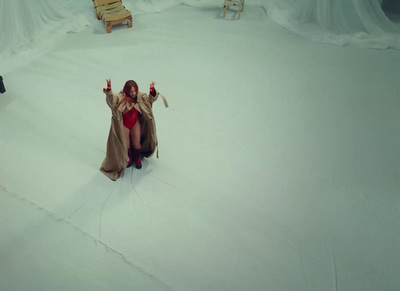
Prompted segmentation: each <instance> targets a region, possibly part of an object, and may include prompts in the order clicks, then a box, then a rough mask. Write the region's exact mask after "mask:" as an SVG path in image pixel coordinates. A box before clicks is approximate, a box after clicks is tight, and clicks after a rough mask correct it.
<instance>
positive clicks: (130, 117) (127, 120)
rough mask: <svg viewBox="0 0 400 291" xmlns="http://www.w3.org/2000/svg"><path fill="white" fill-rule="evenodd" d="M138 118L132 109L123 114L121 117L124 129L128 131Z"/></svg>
mask: <svg viewBox="0 0 400 291" xmlns="http://www.w3.org/2000/svg"><path fill="white" fill-rule="evenodd" d="M138 117H139V116H138V111H137V110H136V109H135V108H132V109H131V110H129V111H128V112H127V113H125V114H124V116H123V122H124V125H125V127H127V128H128V129H132V128H133V127H134V126H135V124H136V122H137V121H138Z"/></svg>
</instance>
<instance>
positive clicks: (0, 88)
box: [0, 76, 6, 93]
mask: <svg viewBox="0 0 400 291" xmlns="http://www.w3.org/2000/svg"><path fill="white" fill-rule="evenodd" d="M4 92H6V87H4V83H3V77H2V76H0V93H4Z"/></svg>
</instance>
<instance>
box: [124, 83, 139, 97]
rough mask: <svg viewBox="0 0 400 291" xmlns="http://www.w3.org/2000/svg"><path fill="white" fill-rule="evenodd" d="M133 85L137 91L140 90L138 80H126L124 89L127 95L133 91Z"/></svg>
mask: <svg viewBox="0 0 400 291" xmlns="http://www.w3.org/2000/svg"><path fill="white" fill-rule="evenodd" d="M132 87H134V88H135V90H136V93H138V92H139V87H138V85H137V84H136V82H135V81H133V80H129V81H126V83H125V86H124V89H123V90H122V91H123V92H124V93H125V95H126V96H129V93H130V92H131V89H132Z"/></svg>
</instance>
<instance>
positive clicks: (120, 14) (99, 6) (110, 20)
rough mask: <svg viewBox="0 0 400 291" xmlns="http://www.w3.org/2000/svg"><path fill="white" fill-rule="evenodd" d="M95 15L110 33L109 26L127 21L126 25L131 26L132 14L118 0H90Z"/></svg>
mask: <svg viewBox="0 0 400 291" xmlns="http://www.w3.org/2000/svg"><path fill="white" fill-rule="evenodd" d="M92 1H93V4H94V9H95V11H96V17H97V19H98V20H102V21H103V22H104V23H105V24H106V31H107V33H111V27H112V26H113V25H116V24H120V23H123V22H125V21H128V27H132V14H131V12H130V11H129V10H127V9H125V7H124V6H123V5H122V2H121V1H120V0H92Z"/></svg>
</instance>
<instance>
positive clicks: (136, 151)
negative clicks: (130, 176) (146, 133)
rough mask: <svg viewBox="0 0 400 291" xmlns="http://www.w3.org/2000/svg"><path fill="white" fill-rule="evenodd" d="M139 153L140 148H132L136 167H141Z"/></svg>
mask: <svg viewBox="0 0 400 291" xmlns="http://www.w3.org/2000/svg"><path fill="white" fill-rule="evenodd" d="M141 154H142V149H141V148H140V149H134V155H135V163H136V169H141V168H142V160H141Z"/></svg>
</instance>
